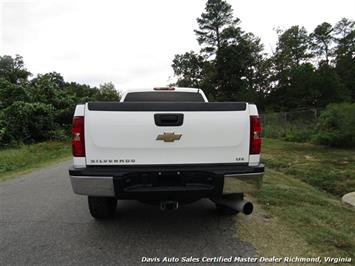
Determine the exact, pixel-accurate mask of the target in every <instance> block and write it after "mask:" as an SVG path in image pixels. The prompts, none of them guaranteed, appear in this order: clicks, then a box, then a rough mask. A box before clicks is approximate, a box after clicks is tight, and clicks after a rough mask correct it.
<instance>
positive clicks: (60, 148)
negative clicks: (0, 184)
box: [0, 141, 71, 180]
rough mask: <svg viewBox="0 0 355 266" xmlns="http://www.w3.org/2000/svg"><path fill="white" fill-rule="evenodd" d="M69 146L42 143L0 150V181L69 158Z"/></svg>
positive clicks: (56, 143)
mask: <svg viewBox="0 0 355 266" xmlns="http://www.w3.org/2000/svg"><path fill="white" fill-rule="evenodd" d="M70 149H71V147H70V144H68V143H63V142H52V141H51V142H42V143H37V144H31V145H23V146H20V147H17V148H10V149H3V150H0V180H5V179H9V178H11V177H14V176H16V175H19V174H23V173H25V172H28V171H31V170H32V169H34V168H38V167H43V166H46V165H48V164H51V163H55V162H58V161H62V160H65V159H69V158H70Z"/></svg>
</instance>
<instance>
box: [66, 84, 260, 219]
mask: <svg viewBox="0 0 355 266" xmlns="http://www.w3.org/2000/svg"><path fill="white" fill-rule="evenodd" d="M260 132H261V127H260V122H259V117H258V111H257V108H256V106H255V105H254V104H250V103H247V102H208V100H207V98H206V96H205V94H204V93H203V91H202V90H200V89H194V88H174V87H159V88H151V89H141V90H131V91H128V92H126V93H125V94H124V95H123V97H122V99H121V101H120V102H88V103H85V104H79V105H77V106H76V109H75V113H74V118H73V127H72V150H73V166H72V167H71V168H70V169H69V175H70V180H71V184H72V188H73V191H74V192H75V193H77V194H81V195H87V196H88V202H89V210H90V213H91V215H92V216H93V217H94V218H96V219H105V218H109V217H113V216H114V214H115V210H116V205H117V200H120V199H133V200H139V201H142V202H146V203H156V204H160V207H161V208H162V209H163V210H164V209H177V208H178V206H179V204H180V205H181V204H185V203H190V202H193V201H196V200H199V199H202V198H208V199H211V200H212V201H213V202H215V203H216V206H217V208H218V209H219V210H222V211H223V212H226V213H231V214H232V213H237V212H243V213H245V214H250V213H251V212H252V210H253V205H252V203H250V202H246V201H244V200H243V195H244V193H245V192H251V191H255V190H256V189H258V188H260V185H261V182H262V176H263V174H264V166H263V165H262V164H260V146H261V138H260Z"/></svg>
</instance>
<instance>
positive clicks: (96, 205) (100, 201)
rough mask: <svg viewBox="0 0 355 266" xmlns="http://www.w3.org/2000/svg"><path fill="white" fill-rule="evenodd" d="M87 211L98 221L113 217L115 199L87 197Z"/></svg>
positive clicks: (115, 204)
mask: <svg viewBox="0 0 355 266" xmlns="http://www.w3.org/2000/svg"><path fill="white" fill-rule="evenodd" d="M88 203H89V210H90V214H91V216H92V217H94V218H95V219H98V220H103V219H109V218H113V217H114V216H115V211H116V206H117V199H115V198H113V197H94V196H89V197H88Z"/></svg>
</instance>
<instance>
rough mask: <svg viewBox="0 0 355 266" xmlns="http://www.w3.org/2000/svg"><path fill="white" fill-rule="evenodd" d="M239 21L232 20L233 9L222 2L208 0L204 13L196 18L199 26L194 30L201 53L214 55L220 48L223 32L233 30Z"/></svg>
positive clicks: (222, 0)
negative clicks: (200, 46)
mask: <svg viewBox="0 0 355 266" xmlns="http://www.w3.org/2000/svg"><path fill="white" fill-rule="evenodd" d="M238 22H239V19H238V18H237V19H234V18H233V9H232V6H231V5H230V4H228V3H227V2H226V1H224V0H208V1H207V3H206V8H205V12H203V13H202V14H201V17H200V18H197V23H198V26H199V29H198V30H195V33H196V36H197V41H198V43H199V44H200V45H202V47H203V48H202V49H201V51H203V52H205V53H206V54H207V55H211V54H214V53H216V51H217V50H218V49H219V48H220V47H221V43H222V37H223V31H225V30H226V29H228V28H234V27H235V25H236V24H237V23H238Z"/></svg>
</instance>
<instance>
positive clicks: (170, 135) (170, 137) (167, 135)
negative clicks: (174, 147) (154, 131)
mask: <svg viewBox="0 0 355 266" xmlns="http://www.w3.org/2000/svg"><path fill="white" fill-rule="evenodd" d="M181 136H182V134H175V133H174V132H164V134H160V135H158V136H157V138H156V140H164V142H174V141H175V140H179V139H180V138H181Z"/></svg>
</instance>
